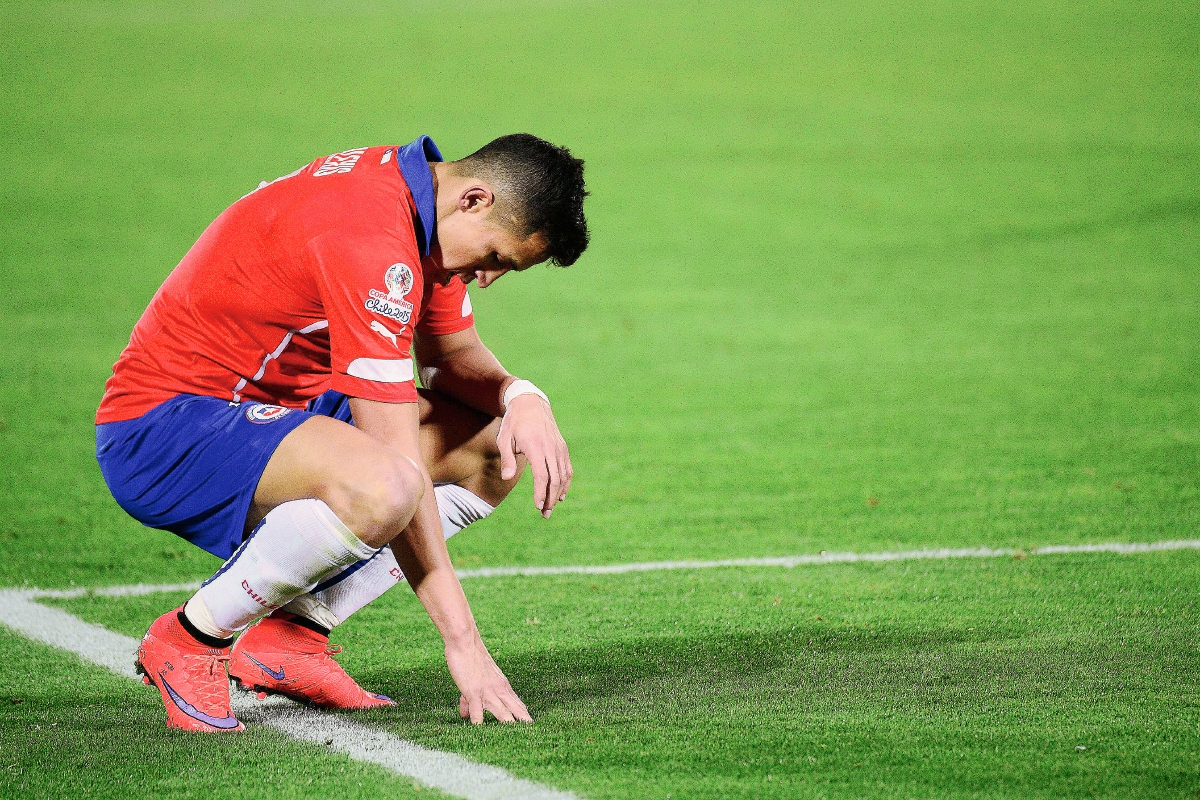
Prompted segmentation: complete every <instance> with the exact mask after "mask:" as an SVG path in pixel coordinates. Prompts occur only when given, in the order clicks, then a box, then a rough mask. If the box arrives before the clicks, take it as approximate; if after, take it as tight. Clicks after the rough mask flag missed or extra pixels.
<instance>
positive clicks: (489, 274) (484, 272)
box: [475, 269, 508, 289]
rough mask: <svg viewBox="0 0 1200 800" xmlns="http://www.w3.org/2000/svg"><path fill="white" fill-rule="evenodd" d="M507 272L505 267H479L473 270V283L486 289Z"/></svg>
mask: <svg viewBox="0 0 1200 800" xmlns="http://www.w3.org/2000/svg"><path fill="white" fill-rule="evenodd" d="M506 272H508V270H507V269H479V270H475V283H476V284H477V285H478V286H479V288H480V289H486V288H487V287H489V286H491V285H492V284H493V283H495V282H496V281H498V280H499V279H500V276H501V275H503V274H504V273H506Z"/></svg>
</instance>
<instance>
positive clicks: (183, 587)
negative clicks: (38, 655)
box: [22, 539, 1200, 599]
mask: <svg viewBox="0 0 1200 800" xmlns="http://www.w3.org/2000/svg"><path fill="white" fill-rule="evenodd" d="M1162 550H1200V539H1175V540H1169V541H1162V542H1133V543H1126V542H1105V543H1102V544H1055V545H1049V546H1047V547H1034V548H1031V549H1029V550H1013V549H1011V548H1010V549H1003V548H991V547H968V548H959V549H954V548H942V549H940V550H897V551H892V552H886V551H885V552H880V553H826V552H824V551H822V552H821V553H819V554H817V555H802V556H778V557H773V558H726V559H720V560H717V561H645V562H642V563H634V564H602V565H599V566H564V567H481V568H479V569H460V570H458V577H459V578H463V579H466V578H504V577H517V576H524V577H536V576H538V575H622V574H625V573H630V572H661V571H663V570H686V569H714V568H720V567H725V568H734V567H784V568H792V567H802V566H809V565H819V564H853V563H861V562H877V561H923V560H930V561H938V560H945V559H951V558H1004V557H1011V556H1013V555H1030V556H1048V555H1071V554H1079V553H1119V554H1122V555H1133V554H1136V553H1154V552H1159V551H1162ZM199 588H200V582H199V581H193V582H191V583H160V584H149V583H135V584H132V585H130V586H102V587H99V588H95V589H87V588H83V587H78V588H74V589H37V588H29V589H23V590H22V591H23V592H25V593H26V595H27V596H28V597H54V598H63V599H69V598H72V597H83V596H84V595H89V594H92V595H99V596H101V597H137V596H140V595H147V594H157V593H159V592H183V591H194V590H196V589H199Z"/></svg>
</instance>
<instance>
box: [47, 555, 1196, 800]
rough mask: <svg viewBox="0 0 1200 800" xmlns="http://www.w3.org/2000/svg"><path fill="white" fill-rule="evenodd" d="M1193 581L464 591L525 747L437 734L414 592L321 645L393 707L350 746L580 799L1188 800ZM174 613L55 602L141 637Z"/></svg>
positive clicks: (844, 572)
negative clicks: (503, 773)
mask: <svg viewBox="0 0 1200 800" xmlns="http://www.w3.org/2000/svg"><path fill="white" fill-rule="evenodd" d="M1198 585H1200V554H1190V553H1189V554H1177V553H1171V554H1159V555H1152V556H1138V557H1117V556H1088V557H1084V558H1079V557H1037V558H1033V559H1023V560H1014V559H994V560H983V561H977V560H968V561H957V562H944V563H927V562H922V563H912V564H903V563H894V564H883V565H854V566H836V567H813V568H799V569H795V570H779V569H771V570H757V569H756V570H745V571H742V570H737V571H730V572H716V571H697V572H690V573H680V574H669V575H668V574H663V573H651V574H645V575H624V576H569V577H553V578H551V577H537V578H515V579H514V578H508V579H487V580H475V581H472V582H471V583H470V584H469V585H468V587H467V588H468V592H469V593H470V596H471V597H472V599H473V602H474V605H475V607H476V608H477V609H479V611H478V615H479V619H480V625H481V627H482V629H483V630H484V632H485V634H488V635H489V639H490V640H491V641H492V643H493V647H494V650H495V653H496V655H497V658H499V659H500V662H501V664H502V665H503V666H504V667H505V668H506V669H507V670H508V671H509V672H510V673H511V674H512V675H513V676H514V680H515V681H516V685H517V689H518V691H520V692H521V694H522V696H523V697H524V699H525V700H526V701H527V702H528V703H529V706H530V709H531V711H532V712H533V713H534V715H535V716H536V718H537V723H536V725H535V726H533V727H532V728H516V729H514V728H505V727H499V726H493V727H490V728H487V729H484V730H482V731H480V730H477V729H472V728H470V727H469V726H463V725H459V724H455V723H454V713H453V709H454V702H455V700H456V695H454V694H453V691H452V687H450V686H449V685H448V683H447V681H446V670H445V666H444V664H443V663H442V661H441V655H440V651H439V648H438V647H437V642H436V634H434V633H433V631H432V629H431V627H430V625H429V624H428V622H427V621H426V620H425V619H424V615H423V612H422V611H421V610H420V608H419V606H418V605H417V604H416V602H415V600H413V598H412V597H411V596H409V595H408V594H407V593H404V592H392V593H390V594H388V595H386V596H385V597H384V598H383V599H382V600H381V601H379V602H378V603H377V604H376V605H373V606H372V607H370V608H369V609H367V610H366V611H365V612H363V614H362V615H360V616H358V617H356V618H355V619H354V620H352V621H351V622H350V623H347V625H346V626H344V627H343V628H342V629H339V631H338V636H337V637H336V640H337V641H338V642H339V643H341V644H343V645H345V647H346V655H345V656H344V658H343V663H345V664H346V665H347V667H348V669H350V670H351V671H352V672H353V673H354V674H355V675H357V676H358V677H359V679H360V680H362V681H364V682H366V683H368V684H369V685H371V686H372V687H373V688H375V689H376V690H377V691H383V692H385V693H386V694H388V695H389V696H392V697H395V698H397V699H400V700H401V707H400V709H399V710H398V711H395V712H393V711H387V712H374V713H372V714H370V715H362V716H361V718H362V720H363V721H364V722H366V723H367V724H370V725H376V726H380V727H382V728H384V729H387V730H391V731H393V732H395V733H396V734H398V735H400V736H403V737H406V738H409V739H412V740H415V741H418V742H420V743H422V744H425V745H428V746H431V747H435V748H438V749H448V750H452V751H455V752H461V753H464V754H467V755H468V756H470V757H472V758H475V759H477V760H481V761H485V762H487V763H492V764H499V765H502V766H505V767H507V768H509V769H511V770H513V771H514V772H516V773H517V774H520V775H522V776H527V777H531V778H534V779H536V780H542V781H545V782H549V783H551V784H553V785H556V786H559V787H561V788H568V789H571V790H574V791H576V792H578V793H579V794H581V795H582V796H585V797H589V798H617V797H653V798H662V797H665V796H667V795H670V796H672V797H707V798H722V797H756V798H757V797H764V798H765V797H778V798H786V797H813V796H827V797H862V796H878V797H931V796H942V797H1006V796H1007V797H1062V796H1092V797H1123V796H1128V795H1130V794H1132V795H1133V796H1138V797H1151V796H1156V797H1171V796H1175V797H1186V796H1192V793H1193V792H1194V791H1195V788H1196V787H1197V786H1198V785H1200V736H1198V735H1197V733H1198V731H1200V680H1198V679H1200V675H1198V674H1197V670H1196V664H1197V660H1198V659H1200V616H1198V615H1197V605H1198V604H1200V597H1197V593H1196V586H1198ZM184 596H186V595H181V596H180V597H179V598H173V597H167V596H161V595H158V596H151V597H146V598H139V599H112V598H102V597H91V598H81V599H78V600H70V601H56V602H55V603H54V604H55V605H59V606H60V607H63V608H65V609H66V610H69V611H71V612H72V613H75V614H78V615H79V616H82V617H83V618H85V619H89V620H91V621H95V622H100V623H103V624H105V625H107V626H108V627H110V628H113V629H117V630H121V631H124V632H126V633H129V634H131V635H137V634H139V633H140V632H141V631H143V630H144V629H145V628H146V626H147V625H148V624H149V623H150V621H152V620H153V619H154V617H155V616H157V615H158V614H159V613H161V610H162V608H164V607H168V606H170V605H171V603H172V602H175V601H176V600H179V599H181V598H182V597H184ZM580 596H587V597H588V598H590V602H588V603H583V604H581V603H579V602H578V598H579V597H580ZM147 694H150V693H149V692H147ZM147 705H148V703H147ZM238 745H239V749H240V745H241V742H239V743H238ZM1080 747H1082V748H1084V749H1083V750H1080V749H1078V748H1080Z"/></svg>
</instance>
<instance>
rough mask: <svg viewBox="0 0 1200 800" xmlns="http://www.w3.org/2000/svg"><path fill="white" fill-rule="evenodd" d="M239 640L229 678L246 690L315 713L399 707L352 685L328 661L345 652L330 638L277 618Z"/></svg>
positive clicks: (338, 667)
mask: <svg viewBox="0 0 1200 800" xmlns="http://www.w3.org/2000/svg"><path fill="white" fill-rule="evenodd" d="M276 614H277V615H273V616H270V617H267V618H266V619H264V620H263V621H262V622H259V623H258V624H257V625H254V626H253V627H251V628H250V629H249V630H247V631H246V632H245V633H243V634H242V635H241V637H240V638H239V639H238V640H237V642H236V643H235V644H234V646H233V653H232V660H231V661H230V663H229V676H230V677H231V678H233V680H235V681H236V682H237V684H238V686H240V687H241V688H242V689H243V690H245V691H252V692H256V693H258V698H259V699H260V700H261V699H263V697H265V696H266V695H267V694H282V695H286V696H287V697H290V698H292V699H293V700H297V701H299V702H301V703H304V704H306V705H310V706H315V707H316V708H337V709H363V708H382V707H386V706H394V705H396V703H395V701H394V700H392V699H391V698H390V697H385V696H383V695H381V694H373V693H371V692H368V691H366V690H364V689H363V688H362V687H361V686H359V685H358V684H357V683H355V682H354V679H353V678H351V677H350V676H349V675H348V674H346V671H345V670H344V669H342V667H341V665H340V664H338V663H337V662H336V661H334V660H333V659H332V658H330V656H332V655H334V654H335V653H340V652H341V650H342V648H341V647H338V646H337V645H334V646H330V644H329V637H328V636H323V635H321V634H320V633H317V632H316V631H311V630H309V629H308V628H305V627H303V626H301V625H297V624H296V623H295V622H292V621H291V619H292V617H291V615H290V614H286V612H285V613H279V612H276Z"/></svg>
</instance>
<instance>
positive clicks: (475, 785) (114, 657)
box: [0, 584, 578, 800]
mask: <svg viewBox="0 0 1200 800" xmlns="http://www.w3.org/2000/svg"><path fill="white" fill-rule="evenodd" d="M141 588H142V589H145V588H147V587H141ZM169 588H171V589H176V588H185V587H180V586H179V585H178V584H176V585H174V586H171V587H169ZM152 591H153V590H152ZM147 593H149V592H147V591H139V592H130V593H129V594H147ZM35 596H39V595H38V594H37V593H36V592H34V591H30V590H23V589H0V623H3V624H4V625H7V626H8V627H10V628H12V629H13V630H15V631H17V632H18V633H21V634H24V635H25V636H27V637H28V638H30V639H33V640H35V641H39V642H44V643H46V644H49V645H52V646H54V647H58V648H61V649H63V650H69V651H71V652H72V653H74V654H76V655H77V656H79V657H80V658H82V659H83V660H85V661H90V662H92V663H93V664H98V665H100V666H102V667H106V668H107V669H109V670H112V671H113V672H115V673H116V674H118V675H122V676H124V677H126V678H133V679H138V676H137V675H135V674H134V671H133V661H134V653H135V652H136V650H137V645H138V641H137V639H134V638H132V637H130V636H125V635H123V634H120V633H114V632H113V631H110V630H108V629H107V628H103V627H101V626H99V625H93V624H90V623H87V622H84V621H83V620H81V619H79V618H78V617H75V616H72V615H70V614H68V613H66V612H65V611H61V610H59V609H57V608H50V607H49V606H44V605H42V604H40V603H37V602H35V601H34V600H33V598H34V597H35ZM40 596H42V597H45V596H47V595H46V594H44V593H42V594H41V595H40ZM51 596H58V595H51ZM233 709H234V713H235V714H237V716H238V717H239V718H240V719H242V720H243V721H245V722H247V723H250V724H254V723H258V724H260V725H266V726H268V727H271V728H275V729H276V730H278V731H282V732H283V733H285V734H287V735H288V736H291V737H292V738H295V739H299V740H300V741H304V742H313V743H314V744H319V745H323V746H325V747H327V748H328V749H331V750H337V751H340V752H342V753H345V754H346V755H348V756H349V757H350V758H352V759H354V760H355V761H365V762H367V763H371V764H377V765H378V766H381V767H383V768H384V769H387V770H390V771H391V772H396V773H399V774H400V775H404V776H406V777H408V778H411V779H413V780H415V781H417V782H418V783H419V784H421V785H423V786H426V787H430V788H434V789H439V790H440V791H442V792H445V793H446V794H448V795H450V796H452V797H462V798H467V800H524V799H525V798H530V800H578V797H577V796H576V795H574V794H571V793H569V792H562V791H559V790H557V789H553V788H551V787H549V786H543V785H541V784H537V783H533V782H532V781H526V780H522V779H520V778H516V777H514V776H512V775H510V774H509V773H508V772H505V771H504V770H502V769H500V768H499V767H493V766H489V765H487V764H477V763H475V762H473V761H468V760H467V759H465V758H463V757H462V756H457V755H454V754H453V753H443V752H441V751H439V750H429V749H427V748H424V747H421V746H420V745H417V744H413V743H412V742H408V741H405V740H404V739H401V738H399V737H396V736H392V735H391V734H390V733H384V732H383V731H378V730H374V729H372V728H367V727H365V726H363V725H360V724H358V723H357V722H353V721H351V720H350V719H348V718H346V717H344V716H341V715H336V714H325V713H321V712H320V711H313V710H311V709H308V708H305V707H303V706H300V705H297V704H295V703H293V702H291V701H289V700H284V699H280V698H272V699H271V700H269V701H267V702H258V701H256V700H252V699H250V696H249V695H243V694H242V693H241V692H234V694H233Z"/></svg>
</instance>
